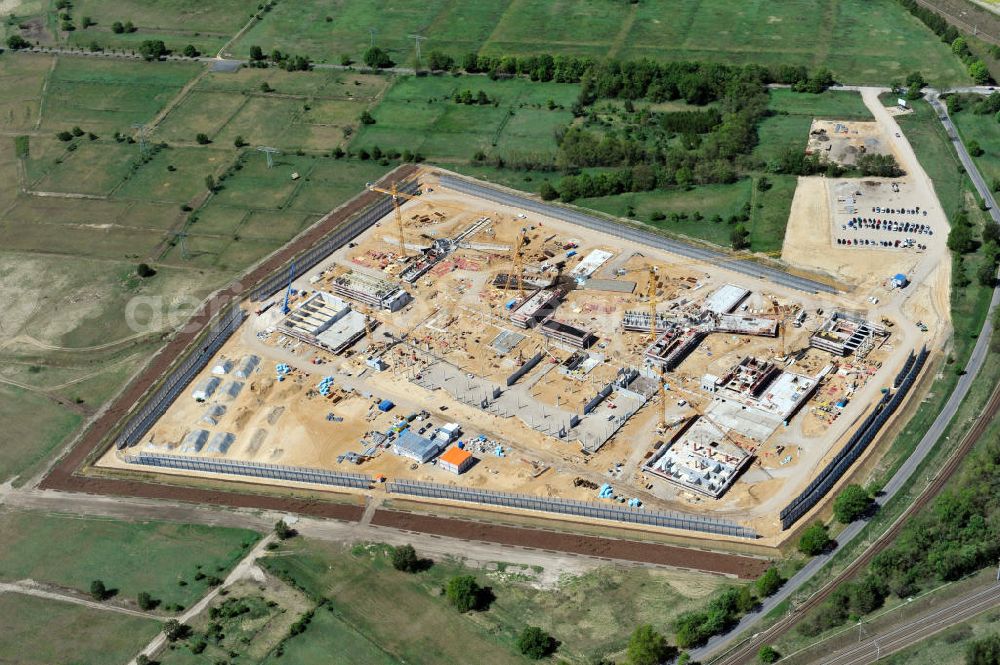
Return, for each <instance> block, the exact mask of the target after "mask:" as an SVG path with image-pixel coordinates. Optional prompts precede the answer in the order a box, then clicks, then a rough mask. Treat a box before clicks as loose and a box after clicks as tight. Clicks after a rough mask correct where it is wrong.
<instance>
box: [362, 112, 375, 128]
mask: <svg viewBox="0 0 1000 665" xmlns="http://www.w3.org/2000/svg"><path fill="white" fill-rule="evenodd" d="M361 124H362V125H374V124H375V118H373V117H372V114H371V113H369V112H368V110H367V109H366V110H364V111H362V112H361Z"/></svg>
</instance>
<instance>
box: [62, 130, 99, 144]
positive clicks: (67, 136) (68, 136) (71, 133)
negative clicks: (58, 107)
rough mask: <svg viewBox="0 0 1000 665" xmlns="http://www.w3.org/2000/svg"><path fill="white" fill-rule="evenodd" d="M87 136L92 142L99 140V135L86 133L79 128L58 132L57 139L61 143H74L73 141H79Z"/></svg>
mask: <svg viewBox="0 0 1000 665" xmlns="http://www.w3.org/2000/svg"><path fill="white" fill-rule="evenodd" d="M84 135H86V136H87V138H89V139H90V140H91V141H95V140H97V134H95V133H93V132H85V131H83V129H81V128H80V127H79V126H75V127H73V128H72V129H66V130H63V131H61V132H56V138H57V139H59V140H60V141H66V142H68V141H72V140H73V139H78V138H80V137H81V136H84Z"/></svg>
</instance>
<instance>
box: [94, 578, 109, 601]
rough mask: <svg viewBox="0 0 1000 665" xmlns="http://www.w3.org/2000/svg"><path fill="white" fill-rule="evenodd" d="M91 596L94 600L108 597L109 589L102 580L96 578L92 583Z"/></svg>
mask: <svg viewBox="0 0 1000 665" xmlns="http://www.w3.org/2000/svg"><path fill="white" fill-rule="evenodd" d="M90 596H91V597H92V598H93V599H94V600H104V599H105V598H107V597H108V589H107V587H106V586H104V582H103V581H101V580H94V581H93V582H91V583H90Z"/></svg>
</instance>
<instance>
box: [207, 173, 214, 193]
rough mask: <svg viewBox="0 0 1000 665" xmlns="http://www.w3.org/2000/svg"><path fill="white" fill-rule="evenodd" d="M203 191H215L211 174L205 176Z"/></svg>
mask: <svg viewBox="0 0 1000 665" xmlns="http://www.w3.org/2000/svg"><path fill="white" fill-rule="evenodd" d="M205 189H207V190H208V191H210V192H214V191H215V178H213V177H212V175H211V174H209V175H207V176H205Z"/></svg>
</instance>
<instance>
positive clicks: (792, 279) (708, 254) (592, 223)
mask: <svg viewBox="0 0 1000 665" xmlns="http://www.w3.org/2000/svg"><path fill="white" fill-rule="evenodd" d="M440 182H441V186H442V187H447V188H448V189H454V190H455V191H459V192H462V193H464V194H469V195H471V196H478V197H480V198H483V199H487V200H490V201H495V202H497V203H500V204H503V205H509V206H512V207H515V208H520V209H522V210H530V211H531V212H535V213H538V214H540V215H546V216H548V217H554V218H555V219H560V220H562V221H564V222H569V223H570V224H577V225H579V226H582V227H584V228H587V229H591V230H592V231H598V232H600V233H606V234H608V235H610V236H614V237H616V238H622V239H624V240H628V241H629V242H635V243H639V244H642V245H648V246H650V247H655V248H657V249H662V250H664V251H667V252H671V253H673V254H679V255H680V256H683V257H686V258H689V259H695V260H697V261H704V262H706V263H710V264H715V265H717V266H719V267H722V268H725V269H727V270H733V271H735V272H738V273H742V274H744V275H749V276H750V277H755V278H757V279H765V280H770V281H772V282H775V283H777V284H780V285H782V286H787V287H790V288H793V289H798V290H800V291H807V292H809V293H818V292H824V293H837V290H836V289H835V288H833V287H832V286H829V285H828V284H824V283H822V282H817V281H815V280H811V279H806V278H805V277H798V276H797V275H792V274H789V273H787V272H784V271H782V270H778V269H777V268H770V267H768V266H765V265H761V264H759V263H754V262H753V261H743V260H740V259H733V258H731V257H730V256H729V255H727V254H725V253H723V252H719V251H716V250H712V249H707V248H705V247H699V246H697V245H693V244H690V243H686V242H682V241H680V240H673V239H671V238H666V237H664V236H661V235H659V234H656V233H652V232H649V231H642V230H640V229H636V228H633V227H631V226H626V225H625V224H622V223H620V222H613V221H611V220H607V219H601V218H600V217H594V216H593V215H587V214H584V213H582V212H577V211H576V210H571V209H569V208H564V207H562V206H557V205H551V204H547V203H542V202H541V201H537V200H535V199H532V198H528V197H527V196H521V195H519V194H516V193H514V192H512V191H509V190H503V189H499V188H496V187H490V186H488V185H482V184H479V183H476V182H471V181H468V180H464V179H462V178H456V177H455V176H451V175H445V174H442V175H441V179H440Z"/></svg>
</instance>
